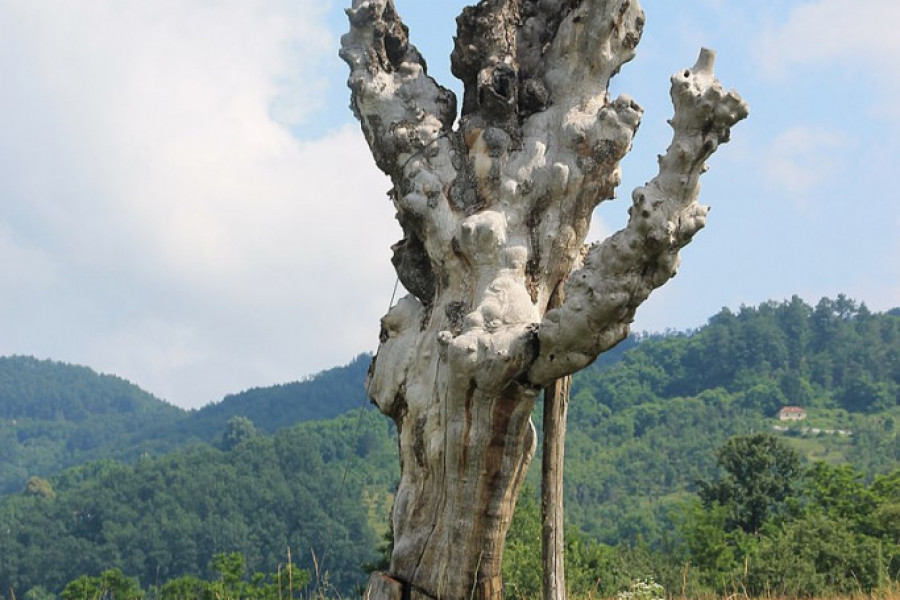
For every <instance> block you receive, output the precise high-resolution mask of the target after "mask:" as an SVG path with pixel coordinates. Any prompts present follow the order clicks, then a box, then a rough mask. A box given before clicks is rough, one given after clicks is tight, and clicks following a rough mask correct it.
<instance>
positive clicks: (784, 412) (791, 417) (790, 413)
mask: <svg viewBox="0 0 900 600" xmlns="http://www.w3.org/2000/svg"><path fill="white" fill-rule="evenodd" d="M805 418H806V411H805V410H803V409H802V408H800V407H799V406H782V407H781V410H779V411H778V420H779V421H802V420H803V419H805Z"/></svg>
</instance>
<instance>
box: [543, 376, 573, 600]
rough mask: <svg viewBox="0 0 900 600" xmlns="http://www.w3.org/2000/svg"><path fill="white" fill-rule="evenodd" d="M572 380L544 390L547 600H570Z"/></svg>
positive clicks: (544, 578) (545, 593) (563, 378)
mask: <svg viewBox="0 0 900 600" xmlns="http://www.w3.org/2000/svg"><path fill="white" fill-rule="evenodd" d="M571 383H572V378H571V376H566V377H562V378H560V379H557V380H556V381H554V382H553V384H552V385H550V386H549V387H547V388H545V389H544V453H543V461H542V463H541V556H542V558H543V565H544V576H543V583H544V588H543V589H544V600H566V571H565V560H564V559H565V556H564V545H565V536H564V523H563V464H564V462H565V444H566V414H567V412H568V408H569V388H570V387H571Z"/></svg>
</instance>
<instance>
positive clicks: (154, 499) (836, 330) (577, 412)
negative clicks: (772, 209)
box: [0, 297, 900, 596]
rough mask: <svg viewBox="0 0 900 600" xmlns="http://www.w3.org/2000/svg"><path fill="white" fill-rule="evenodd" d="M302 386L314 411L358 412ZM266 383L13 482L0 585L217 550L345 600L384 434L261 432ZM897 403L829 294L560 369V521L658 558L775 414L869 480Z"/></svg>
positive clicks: (793, 433)
mask: <svg viewBox="0 0 900 600" xmlns="http://www.w3.org/2000/svg"><path fill="white" fill-rule="evenodd" d="M365 362H366V359H364V358H359V359H357V361H354V363H353V365H351V366H349V367H346V368H343V369H344V370H340V369H339V370H337V371H335V372H330V373H328V375H327V376H323V379H322V380H321V381H322V382H323V381H327V380H328V378H331V377H334V378H336V380H337V381H338V382H340V385H344V384H345V383H346V382H345V381H344V380H343V379H342V378H341V377H340V374H341V373H346V374H348V380H350V379H352V378H358V379H356V381H357V384H358V385H359V386H362V375H363V370H364V364H365ZM354 369H355V370H356V371H354ZM349 374H352V378H351V377H349ZM316 379H318V378H316ZM310 383H311V382H304V383H302V384H298V385H299V386H300V387H299V388H298V389H303V388H302V386H304V385H308V384H310ZM311 389H313V388H311ZM315 389H317V392H316V394H317V395H311V396H309V397H310V398H315V399H316V400H317V402H316V410H320V409H321V408H322V406H323V404H325V403H326V402H328V406H330V407H333V409H334V410H335V411H337V410H343V408H344V407H346V406H350V407H353V406H358V405H359V404H360V403H358V402H357V400H356V399H354V400H353V401H352V402H347V401H346V400H344V399H340V400H339V399H337V398H336V396H337V393H331V392H330V391H329V389H330V388H328V387H327V386H326V387H323V388H315ZM283 391H284V388H273V389H272V390H271V392H272V396H271V397H269V396H267V394H266V390H254V391H252V392H248V393H247V394H245V395H238V396H235V397H232V398H231V399H229V400H228V401H227V402H224V403H223V405H222V406H218V405H217V406H218V407H217V408H215V407H208V408H207V409H204V410H202V411H197V412H196V413H190V414H186V415H185V416H182V417H180V418H181V419H182V420H181V421H179V422H178V423H176V425H177V426H175V427H172V428H169V431H179V428H180V427H183V428H184V430H183V431H182V432H181V433H179V435H181V436H182V438H184V436H186V435H187V432H189V431H191V428H190V423H191V419H197V421H195V422H197V423H199V422H201V421H202V415H203V413H204V411H209V412H207V414H213V415H214V418H215V419H216V420H217V423H218V424H221V425H222V429H221V430H219V431H218V432H216V433H215V434H213V429H214V428H213V427H211V426H208V427H207V428H208V431H207V430H204V433H203V435H204V436H205V438H204V439H206V440H207V442H202V441H201V442H197V443H194V444H191V445H188V446H187V447H185V448H182V449H180V450H177V451H174V452H172V453H170V454H167V455H162V453H161V452H150V453H149V454H148V455H144V456H143V457H142V458H141V459H140V460H138V461H135V462H132V463H130V464H126V463H121V462H115V461H104V462H99V463H91V464H87V465H84V466H81V467H77V468H74V469H69V470H66V471H64V472H62V473H60V474H58V475H56V476H54V477H50V478H46V477H45V478H32V479H30V480H29V482H28V485H27V486H20V487H19V488H18V489H19V490H22V487H24V490H23V491H20V492H18V493H15V494H10V495H8V496H7V497H6V498H5V499H4V500H3V501H2V502H0V556H3V557H4V558H5V560H4V561H0V588H14V589H16V590H17V595H18V596H21V595H22V594H20V593H19V592H25V591H28V590H29V589H31V588H32V587H33V586H37V585H41V586H44V587H45V588H47V589H52V590H54V591H58V590H59V586H61V585H62V584H63V583H65V582H66V581H70V580H71V579H73V578H74V577H76V576H78V575H80V574H91V575H96V574H98V573H99V570H100V569H102V568H115V567H118V568H122V569H123V570H125V572H126V574H127V575H129V576H135V577H140V578H141V583H142V585H144V586H147V585H151V584H152V583H153V581H154V580H155V579H154V578H157V577H163V576H165V577H166V578H171V577H177V576H178V575H181V574H193V575H205V576H207V577H209V576H210V575H211V574H210V573H209V571H208V566H209V565H210V561H211V560H212V558H213V556H214V554H215V553H219V552H235V551H236V552H241V553H242V554H243V555H244V556H245V557H246V559H247V564H248V566H249V567H250V568H251V569H252V570H258V571H262V572H272V571H274V570H275V569H276V568H277V564H278V561H279V557H283V556H284V552H285V547H286V546H287V545H290V546H291V547H292V548H294V551H295V552H296V553H297V554H298V555H300V554H302V555H303V557H304V558H303V560H302V561H298V562H301V566H305V567H307V568H310V569H311V568H313V566H314V564H315V562H316V561H318V560H321V557H322V553H325V554H326V555H327V556H329V557H330V558H328V561H327V564H328V565H329V570H330V577H331V578H332V579H331V581H333V582H335V583H336V582H340V586H341V592H342V593H345V594H346V593H350V592H352V586H353V584H354V583H358V582H360V581H361V580H362V579H363V576H362V574H361V573H360V570H359V568H358V565H359V562H360V561H361V560H369V559H372V558H374V557H373V555H372V551H373V546H374V545H375V540H376V539H377V538H378V536H380V535H381V534H383V533H384V532H385V529H386V516H387V511H388V506H389V502H390V494H391V490H392V482H394V481H395V478H396V469H397V466H396V456H395V445H394V444H395V443H394V442H393V440H392V438H391V435H392V434H391V428H390V422H389V420H388V419H386V418H384V417H382V416H380V415H379V414H377V413H376V412H375V411H373V410H371V409H369V410H365V411H359V412H356V411H355V412H353V413H350V414H347V415H344V416H342V417H339V418H337V419H333V420H328V421H310V422H306V423H301V424H299V425H295V426H293V427H291V428H288V429H281V430H279V431H278V432H276V433H275V434H274V435H266V434H264V433H262V432H260V430H263V431H268V430H269V429H271V428H274V427H275V426H277V417H278V415H283V414H285V413H286V411H287V410H288V409H287V408H286V407H285V405H284V404H283V403H280V402H281V401H280V400H278V398H280V396H279V395H278V394H279V393H282V392H283ZM290 397H291V398H293V397H294V396H290ZM298 397H299V394H298ZM357 398H358V396H357ZM329 400H331V401H330V402H329ZM898 400H900V311H896V310H895V311H891V312H890V313H883V314H873V313H871V312H870V311H869V310H868V309H866V308H865V306H863V305H859V304H856V303H855V302H853V301H850V300H848V299H846V298H843V297H839V298H837V299H835V300H830V299H824V300H822V301H820V302H819V303H818V304H817V305H816V306H815V307H812V306H809V305H807V304H805V303H804V302H802V301H801V300H799V299H798V298H794V299H792V300H790V301H787V302H781V303H776V302H770V303H765V304H763V305H761V306H758V307H744V308H741V309H740V310H739V311H737V312H736V313H735V312H731V311H728V310H723V311H721V312H720V313H719V314H717V315H716V316H714V317H712V318H711V319H710V321H709V324H708V325H706V326H704V327H702V328H700V329H698V330H697V331H694V332H689V333H679V334H670V335H661V336H638V337H635V338H634V339H632V340H629V341H627V342H625V343H623V344H622V345H620V346H619V347H617V348H615V349H614V350H613V351H612V352H611V353H609V354H607V355H606V356H604V357H602V358H601V360H599V361H597V362H596V363H595V364H594V365H592V366H591V367H590V368H588V369H586V370H585V371H583V372H581V373H579V374H578V375H576V377H575V382H574V385H573V396H572V399H571V401H570V409H569V410H570V412H569V435H568V438H567V448H566V477H565V487H566V489H565V493H566V510H567V518H568V520H569V522H570V523H571V525H572V529H573V530H580V531H582V532H583V533H584V534H585V536H586V538H587V539H593V540H600V541H602V542H605V543H608V544H617V543H621V542H627V543H629V544H647V545H649V546H650V547H656V548H660V547H662V546H663V545H664V544H665V543H667V540H672V539H673V538H672V535H673V531H674V530H675V521H677V519H676V515H678V514H680V512H679V511H681V507H683V506H684V502H685V501H686V499H688V498H690V497H691V496H692V495H694V494H695V493H696V491H697V490H696V489H695V485H696V482H697V481H698V480H707V481H711V480H713V479H714V478H715V474H716V471H717V466H716V449H717V448H720V447H721V446H722V445H723V444H724V443H725V442H726V441H727V440H728V439H729V438H732V437H733V436H735V435H741V434H749V433H751V432H760V431H772V430H773V426H779V427H780V426H783V423H781V422H779V421H778V420H776V419H775V418H774V415H775V412H776V411H777V410H778V408H779V407H781V406H783V405H798V406H802V407H803V408H805V409H806V410H807V412H808V414H809V417H808V418H807V419H806V420H805V421H803V422H801V423H797V424H793V425H791V426H790V427H789V428H788V430H787V431H784V432H783V433H779V435H782V436H784V440H786V441H787V442H789V443H790V445H791V446H792V447H794V448H795V449H796V450H797V451H798V452H799V453H800V454H801V455H802V456H803V457H804V458H805V459H806V460H810V461H816V460H823V461H826V462H828V463H830V464H835V465H838V464H849V465H851V466H852V468H853V469H856V470H858V472H859V474H860V476H861V477H864V478H865V479H866V480H871V478H873V477H875V476H876V475H878V474H884V473H888V472H890V471H892V470H896V469H897V468H898V467H900V443H898V439H897V429H898V428H897V426H896V424H897V423H898V420H900V405H898ZM343 402H347V404H344V403H343ZM289 404H290V402H289ZM229 407H230V408H229ZM254 407H264V410H262V411H261V412H260V413H259V414H258V415H257V413H255V412H253V408H254ZM226 408H227V409H228V410H226ZM538 410H539V407H538ZM296 414H298V415H301V414H302V415H305V416H307V417H309V416H311V415H312V413H309V412H305V413H304V412H302V411H301V412H298V413H296ZM317 416H320V417H324V416H327V414H325V413H317ZM235 417H244V418H235ZM209 418H210V419H212V418H213V417H209ZM257 420H258V422H259V424H260V425H256V426H255V425H254V423H256V422H257ZM48 422H49V421H41V423H44V424H46V423H48ZM89 422H91V420H88V421H85V423H89ZM210 422H211V421H208V422H207V425H208V424H209V423H210ZM537 422H538V423H539V422H540V420H539V419H537ZM63 423H68V422H67V421H65V422H63ZM3 427H4V428H5V429H3V431H8V428H9V425H8V423H6V424H4V425H3ZM837 430H842V431H851V432H852V434H851V435H845V434H842V433H837ZM829 431H832V432H834V433H828V432H829ZM6 435H7V436H9V434H8V433H7V434H6ZM15 436H16V434H15V430H14V433H13V441H17V440H18V439H19V438H17V437H15ZM129 439H130V438H129ZM198 439H199V436H198ZM209 441H211V442H212V443H211V444H210V443H208V442H209ZM44 443H47V442H44ZM6 447H7V446H6V444H3V443H0V452H3V451H5V450H6ZM24 447H28V443H27V441H26V443H25V444H24ZM110 448H112V446H111V447H110ZM535 464H536V463H535ZM0 465H3V466H4V468H5V467H6V466H8V465H9V461H8V459H4V460H3V462H2V463H0ZM535 471H536V470H535V469H532V473H531V474H530V477H532V486H531V489H534V476H535V474H536V473H535ZM39 474H40V473H38V472H30V473H28V475H29V476H30V475H39ZM898 502H900V498H898ZM355 540H360V541H359V542H358V543H354V542H355ZM308 549H312V551H313V552H315V559H314V558H313V556H312V553H311V552H308ZM54 553H55V554H54ZM6 557H15V560H6ZM63 557H69V558H70V557H81V558H79V561H80V562H79V561H73V560H68V559H64V558H63ZM48 565H52V568H49V567H48Z"/></svg>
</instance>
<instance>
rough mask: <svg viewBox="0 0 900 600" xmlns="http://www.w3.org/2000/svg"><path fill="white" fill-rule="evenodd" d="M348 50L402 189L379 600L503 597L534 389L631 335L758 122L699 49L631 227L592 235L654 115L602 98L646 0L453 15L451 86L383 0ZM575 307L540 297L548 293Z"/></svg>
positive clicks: (384, 366)
mask: <svg viewBox="0 0 900 600" xmlns="http://www.w3.org/2000/svg"><path fill="white" fill-rule="evenodd" d="M348 15H349V18H350V23H351V29H350V32H349V33H348V34H346V35H345V36H344V38H343V39H342V49H341V56H342V58H343V59H344V60H345V61H346V62H347V63H348V65H349V66H350V79H349V85H350V88H351V89H352V107H353V110H354V112H355V114H356V116H357V117H358V118H359V120H360V122H361V124H362V129H363V132H364V134H365V137H366V140H367V141H368V143H369V146H370V148H371V150H372V154H373V156H374V158H375V161H376V163H377V164H378V166H379V167H380V168H381V169H382V170H383V171H384V172H385V173H387V174H388V175H389V176H390V178H391V180H392V183H393V189H392V190H391V199H392V200H393V203H394V207H395V209H396V211H397V219H398V220H399V222H400V225H401V227H402V229H403V239H402V240H400V241H399V242H398V243H397V244H396V245H395V246H394V248H393V250H394V258H393V262H394V265H395V267H396V270H397V274H398V276H399V278H400V281H401V282H402V283H403V285H404V287H405V288H406V289H407V290H408V292H409V295H407V296H406V297H404V298H403V299H401V300H400V301H399V302H398V303H397V304H396V305H395V306H394V307H393V308H391V310H390V311H389V312H388V314H387V315H385V316H384V317H383V319H382V321H381V334H380V341H381V344H380V346H379V349H378V354H377V356H376V358H375V360H374V361H373V363H372V367H371V369H370V373H369V382H368V389H369V394H370V396H371V399H372V401H373V402H374V403H375V404H376V405H377V406H378V407H379V408H380V410H381V411H382V412H384V413H385V414H387V415H389V416H390V417H391V418H392V419H393V420H394V421H395V422H396V424H397V427H398V430H399V447H400V466H401V476H400V483H399V487H398V490H397V496H396V500H395V503H394V510H393V530H394V550H393V555H392V557H391V567H390V573H388V574H379V575H376V576H374V577H373V578H372V580H371V581H370V584H369V587H368V589H367V595H368V596H369V597H371V598H396V599H398V600H399V599H400V598H401V597H405V596H407V595H409V596H410V597H416V596H423V597H430V598H442V599H463V598H491V599H494V598H499V597H500V594H501V580H500V563H501V559H502V554H503V540H504V536H505V534H506V532H507V529H508V527H509V523H510V519H511V516H512V512H513V507H514V504H515V499H516V496H517V494H518V492H519V489H520V487H521V484H522V479H523V477H524V475H525V471H526V468H527V467H528V464H529V462H530V461H531V458H532V456H533V454H534V449H535V433H534V428H533V425H532V423H531V420H530V415H531V411H532V408H533V405H534V401H535V398H536V397H537V395H538V393H539V391H540V390H541V389H542V388H544V387H545V386H547V385H549V384H550V383H551V382H553V381H554V380H556V379H558V378H560V377H564V376H565V375H568V374H570V373H573V372H575V371H577V370H579V369H581V368H583V367H584V366H586V365H588V364H590V363H591V362H592V361H593V360H594V359H595V358H596V356H597V355H598V354H599V353H600V352H602V351H604V350H606V349H608V348H610V347H612V346H613V345H615V344H616V343H618V342H619V341H620V340H622V339H623V338H624V337H625V336H626V335H627V333H628V328H629V324H630V323H631V322H632V319H633V315H634V311H635V309H636V308H637V306H638V305H640V303H641V302H643V301H644V300H645V299H646V298H647V296H648V295H649V294H650V292H651V291H652V290H653V289H654V288H656V287H658V286H660V285H662V284H663V283H664V282H665V281H667V280H668V279H669V278H670V277H672V275H673V274H674V273H675V269H676V266H677V262H678V254H677V253H678V250H679V249H680V248H681V247H682V246H684V245H685V244H687V243H688V242H689V241H690V239H691V238H692V236H693V235H694V234H695V233H696V232H697V231H698V230H699V229H700V228H701V227H703V225H704V223H705V220H706V212H707V209H706V208H705V207H703V206H701V205H699V204H698V203H697V202H696V198H697V194H698V189H699V186H698V180H699V177H700V174H701V173H702V172H703V171H704V170H705V169H706V166H705V162H704V161H705V160H706V158H707V157H709V155H710V154H711V153H712V152H713V151H714V150H715V149H716V148H717V146H718V145H719V144H720V143H722V142H725V141H727V140H728V135H729V129H730V127H731V126H732V125H733V124H734V123H736V122H737V121H738V120H740V119H742V118H743V117H744V116H746V114H747V108H746V105H745V104H744V103H743V101H742V100H741V99H740V97H739V96H738V95H737V94H735V93H733V92H728V93H726V92H725V91H724V90H723V89H722V87H721V85H720V84H719V83H718V82H717V81H716V80H715V78H714V76H713V73H712V66H713V64H712V63H713V55H712V53H711V52H709V51H707V50H703V51H702V52H701V54H700V59H699V60H698V61H697V64H696V65H695V66H694V67H693V69H687V70H685V71H683V72H679V73H677V74H675V75H674V76H673V77H672V99H673V101H674V104H675V117H674V119H673V120H672V126H673V128H674V131H675V135H674V140H673V142H672V145H671V146H670V147H669V149H668V151H667V153H666V154H665V156H663V157H661V158H660V171H659V175H658V176H657V177H656V178H654V179H653V180H652V181H651V182H650V183H648V184H646V185H645V186H643V187H641V188H639V189H637V190H635V192H634V194H633V206H632V208H631V210H630V215H631V218H630V220H629V222H628V224H627V226H626V227H625V228H624V229H622V230H621V231H619V232H618V233H616V234H614V235H612V236H610V237H609V238H608V239H606V240H605V241H603V242H601V243H597V244H594V245H592V246H590V247H585V246H584V240H585V236H586V235H587V232H588V226H589V223H590V218H591V213H592V212H593V210H594V208H595V207H596V206H597V204H599V203H600V202H602V201H604V200H606V199H609V198H612V197H613V194H614V190H615V187H616V185H617V184H618V183H619V167H618V163H619V160H620V159H621V158H622V157H623V156H625V154H626V152H627V151H628V150H629V149H630V147H631V142H632V137H633V135H634V133H635V131H636V130H637V127H638V124H639V122H640V118H641V109H640V107H639V106H638V105H637V104H636V103H635V102H634V101H633V100H631V99H630V98H627V97H624V96H623V97H620V98H617V99H615V100H612V99H610V97H609V94H608V92H607V87H608V83H609V79H610V77H611V76H612V75H613V74H614V73H616V72H617V71H618V69H619V68H620V67H621V66H622V65H623V64H624V63H625V62H627V61H628V60H630V59H631V58H632V57H633V55H634V51H635V47H636V46H637V43H638V40H639V38H640V35H641V30H642V27H643V23H644V15H643V12H642V11H641V9H640V7H639V5H638V3H637V1H636V0H540V1H537V0H483V1H482V2H481V3H479V4H478V5H477V6H475V7H468V8H465V9H464V10H463V12H462V14H461V15H460V17H459V18H458V19H457V23H458V34H457V38H456V47H455V49H454V51H453V55H452V70H453V73H454V75H456V76H457V77H459V78H460V79H461V80H462V82H463V83H464V86H465V95H464V97H463V102H462V113H461V117H460V119H459V123H458V124H457V123H456V118H457V106H456V98H455V96H454V94H453V93H452V92H450V91H449V90H447V89H445V88H443V87H441V86H439V85H438V84H437V83H436V82H435V81H434V80H433V79H432V78H431V77H429V76H428V75H427V73H426V69H425V62H424V60H423V59H422V57H421V56H420V55H419V53H418V51H417V50H416V49H415V48H414V47H413V46H412V45H410V43H409V40H408V35H407V29H406V27H405V26H404V25H403V23H402V22H401V20H400V17H399V15H398V14H397V12H396V11H395V9H394V6H393V2H392V1H391V0H354V2H353V7H352V8H351V9H349V10H348ZM554 295H559V296H560V297H561V298H562V300H561V302H560V303H559V305H558V306H557V307H556V308H552V309H548V307H549V304H550V301H551V298H553V297H554Z"/></svg>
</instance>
